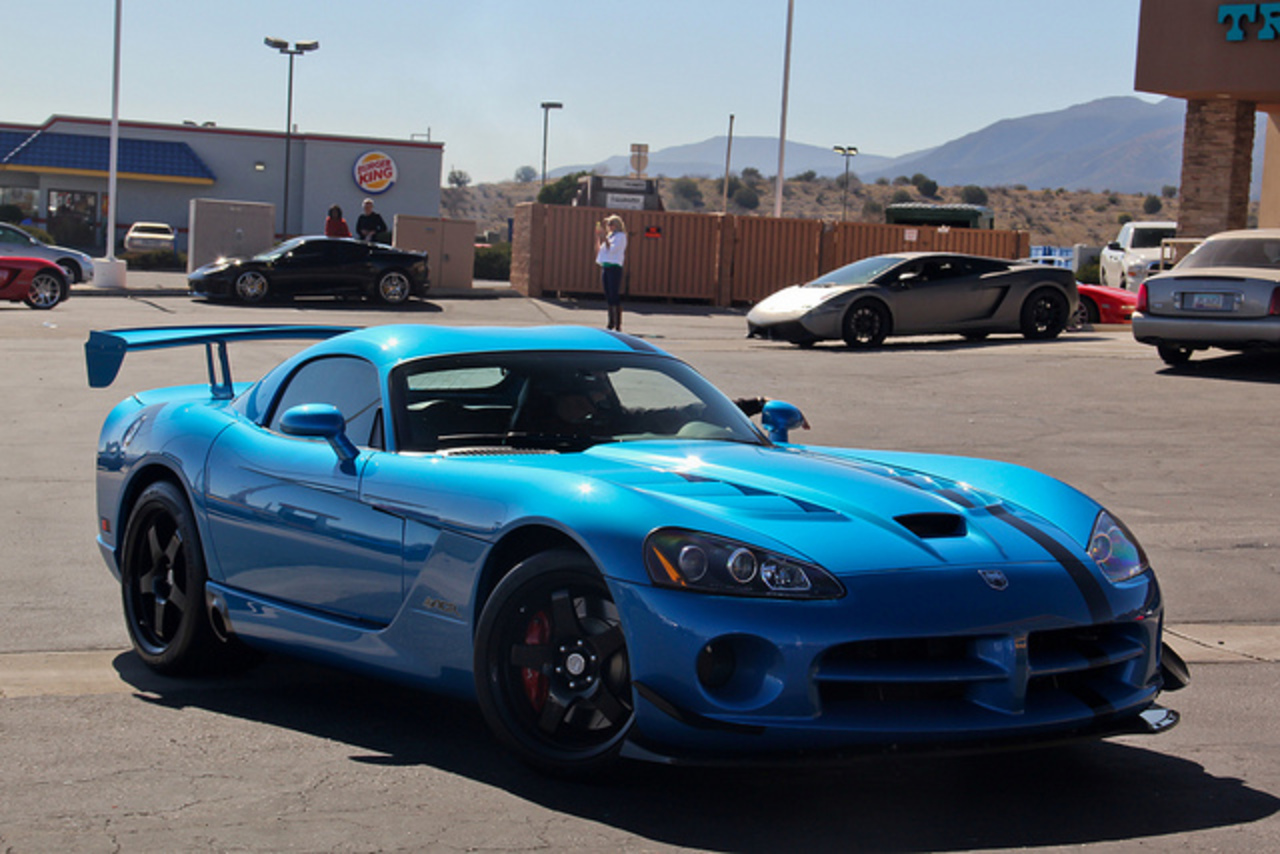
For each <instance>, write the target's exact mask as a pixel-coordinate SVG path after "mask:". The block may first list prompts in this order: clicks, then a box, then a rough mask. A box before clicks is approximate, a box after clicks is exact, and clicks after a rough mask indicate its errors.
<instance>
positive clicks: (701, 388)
mask: <svg viewBox="0 0 1280 854" xmlns="http://www.w3.org/2000/svg"><path fill="white" fill-rule="evenodd" d="M391 406H392V412H393V418H394V420H395V428H396V436H397V440H398V443H397V446H398V448H399V449H400V450H402V451H436V450H443V449H448V448H463V447H468V448H469V447H509V448H537V449H549V450H557V451H580V450H583V449H585V448H588V447H590V446H592V445H596V444H600V443H603V442H626V441H638V440H645V439H688V440H697V441H730V442H748V443H751V444H763V443H764V439H763V438H762V436H761V435H760V433H759V431H757V430H756V428H755V426H754V425H753V424H752V423H751V421H750V420H749V419H748V418H747V417H746V416H745V415H744V414H743V413H742V411H741V410H740V409H738V407H737V406H735V405H734V403H733V402H732V401H730V400H729V399H728V398H726V397H725V396H724V395H723V394H721V393H720V392H719V391H718V390H717V389H716V388H715V387H714V386H712V385H711V384H710V383H709V382H707V381H706V380H705V379H703V378H702V376H701V375H699V374H698V373H697V372H696V371H695V370H693V369H692V368H690V367H689V366H688V365H686V364H684V363H683V362H680V361H677V360H675V359H669V358H665V357H655V356H651V355H645V354H619V353H590V352H587V353H582V352H575V353H532V354H531V353H487V354H479V355H469V356H453V357H447V358H435V359H424V360H421V361H417V362H412V363H409V364H407V365H404V366H401V367H400V368H397V369H396V370H395V371H394V372H393V374H392V377H391Z"/></svg>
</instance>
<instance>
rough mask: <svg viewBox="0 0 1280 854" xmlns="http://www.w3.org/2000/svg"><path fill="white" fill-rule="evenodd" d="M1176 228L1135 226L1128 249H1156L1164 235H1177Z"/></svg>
mask: <svg viewBox="0 0 1280 854" xmlns="http://www.w3.org/2000/svg"><path fill="white" fill-rule="evenodd" d="M1177 236H1178V230H1177V229H1176V228H1135V229H1134V230H1133V243H1132V245H1130V247H1129V248H1130V249H1158V248H1159V246H1160V241H1162V240H1164V239H1165V238H1166V237H1177Z"/></svg>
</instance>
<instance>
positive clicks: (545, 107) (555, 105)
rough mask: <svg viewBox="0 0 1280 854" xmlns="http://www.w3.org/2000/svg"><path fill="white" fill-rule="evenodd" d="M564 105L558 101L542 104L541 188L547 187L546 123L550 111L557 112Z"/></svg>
mask: <svg viewBox="0 0 1280 854" xmlns="http://www.w3.org/2000/svg"><path fill="white" fill-rule="evenodd" d="M563 107H564V104H562V103H560V102H559V101H543V102H542V186H544V187H545V186H547V121H548V119H549V118H550V116H551V111H552V110H559V109H562V108H563Z"/></svg>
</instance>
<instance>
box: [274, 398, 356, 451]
mask: <svg viewBox="0 0 1280 854" xmlns="http://www.w3.org/2000/svg"><path fill="white" fill-rule="evenodd" d="M280 432H282V433H284V434H285V435H286V436H301V437H303V438H308V439H325V440H326V441H328V443H329V444H330V445H332V446H333V450H334V452H335V453H337V455H338V457H339V458H340V459H341V460H342V461H343V462H350V461H351V460H354V459H355V458H356V457H358V456H359V455H360V451H359V450H358V449H357V448H356V446H355V445H354V444H353V443H352V442H351V440H350V439H348V438H347V419H345V418H343V417H342V413H341V412H339V411H338V407H336V406H333V405H331V404H328V403H304V404H302V405H301V406H295V407H293V408H291V409H288V410H286V411H285V413H284V415H282V416H280Z"/></svg>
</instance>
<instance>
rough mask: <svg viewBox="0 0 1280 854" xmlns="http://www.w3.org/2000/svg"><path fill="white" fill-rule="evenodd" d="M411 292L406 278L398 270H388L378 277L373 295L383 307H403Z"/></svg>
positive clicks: (410, 286)
mask: <svg viewBox="0 0 1280 854" xmlns="http://www.w3.org/2000/svg"><path fill="white" fill-rule="evenodd" d="M411 291H412V285H411V283H410V282H409V277H408V276H406V275H405V274H404V273H402V272H400V271H399V270H389V271H388V272H386V273H383V274H382V275H381V276H379V277H378V282H377V284H376V285H375V286H374V289H373V295H374V298H375V299H377V300H378V302H380V303H382V304H383V305H404V304H405V303H406V302H407V301H408V300H409V294H410V292H411Z"/></svg>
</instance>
